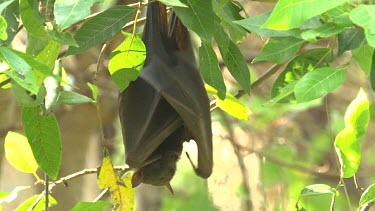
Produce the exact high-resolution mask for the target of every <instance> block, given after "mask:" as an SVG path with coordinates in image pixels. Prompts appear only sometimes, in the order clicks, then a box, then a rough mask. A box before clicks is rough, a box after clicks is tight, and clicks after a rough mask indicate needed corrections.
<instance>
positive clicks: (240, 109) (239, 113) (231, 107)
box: [205, 84, 250, 120]
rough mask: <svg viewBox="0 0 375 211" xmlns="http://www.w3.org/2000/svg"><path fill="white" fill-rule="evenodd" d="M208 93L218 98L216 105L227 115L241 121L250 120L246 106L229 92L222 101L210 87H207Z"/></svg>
mask: <svg viewBox="0 0 375 211" xmlns="http://www.w3.org/2000/svg"><path fill="white" fill-rule="evenodd" d="M205 88H206V90H207V92H208V93H210V94H212V95H213V96H214V97H215V98H216V100H217V101H216V105H217V106H218V107H219V108H220V109H221V110H223V111H225V112H226V113H228V114H230V115H231V116H233V117H235V118H237V119H240V120H249V113H250V111H249V109H248V108H247V107H246V106H244V105H243V104H242V103H241V102H240V101H239V100H238V99H237V98H235V97H234V96H233V95H231V94H230V93H229V92H227V93H226V97H225V99H224V100H221V99H220V98H219V97H218V95H217V91H216V90H215V89H214V88H212V87H211V86H209V85H207V84H206V85H205Z"/></svg>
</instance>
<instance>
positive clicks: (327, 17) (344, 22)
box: [321, 2, 353, 27]
mask: <svg viewBox="0 0 375 211" xmlns="http://www.w3.org/2000/svg"><path fill="white" fill-rule="evenodd" d="M351 10H352V4H350V3H349V2H346V3H344V4H342V5H340V6H338V7H335V8H333V9H331V10H328V11H327V12H325V13H324V15H323V16H321V17H322V20H323V22H325V23H326V22H332V23H335V24H336V25H337V26H338V27H352V26H353V22H352V21H351V20H350V17H349V13H350V11H351Z"/></svg>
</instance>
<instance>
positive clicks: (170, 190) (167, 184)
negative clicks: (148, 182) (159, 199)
mask: <svg viewBox="0 0 375 211" xmlns="http://www.w3.org/2000/svg"><path fill="white" fill-rule="evenodd" d="M165 187H167V188H168V190H169V192H171V194H172V195H174V194H173V189H172V186H171V183H169V182H167V183H166V184H165Z"/></svg>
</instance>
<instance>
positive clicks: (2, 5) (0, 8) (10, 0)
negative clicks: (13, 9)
mask: <svg viewBox="0 0 375 211" xmlns="http://www.w3.org/2000/svg"><path fill="white" fill-rule="evenodd" d="M14 1H15V0H2V1H1V3H0V13H2V12H3V11H4V9H6V8H7V7H8V6H9V5H10V4H12V3H13V2H14Z"/></svg>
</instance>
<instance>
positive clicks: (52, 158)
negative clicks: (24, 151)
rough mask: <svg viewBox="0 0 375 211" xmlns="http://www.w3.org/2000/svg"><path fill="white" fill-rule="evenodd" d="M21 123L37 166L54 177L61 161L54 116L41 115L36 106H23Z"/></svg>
mask: <svg viewBox="0 0 375 211" xmlns="http://www.w3.org/2000/svg"><path fill="white" fill-rule="evenodd" d="M22 124H23V127H24V130H25V134H26V137H27V139H28V140H29V144H30V146H31V149H32V151H33V154H34V157H35V160H36V162H37V163H38V165H39V168H40V169H42V171H44V172H45V173H46V174H47V175H48V176H50V177H51V178H52V179H56V178H57V174H58V172H59V169H60V162H61V136H60V130H59V127H58V124H57V121H56V118H55V116H54V115H52V114H49V115H42V114H41V109H40V108H38V107H31V108H28V107H24V108H23V109H22Z"/></svg>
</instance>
